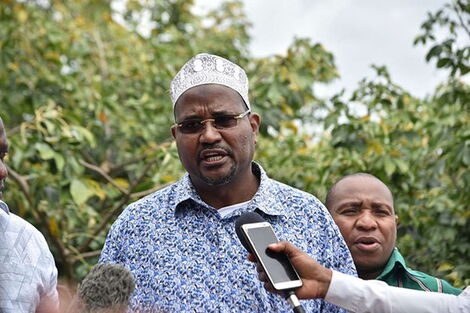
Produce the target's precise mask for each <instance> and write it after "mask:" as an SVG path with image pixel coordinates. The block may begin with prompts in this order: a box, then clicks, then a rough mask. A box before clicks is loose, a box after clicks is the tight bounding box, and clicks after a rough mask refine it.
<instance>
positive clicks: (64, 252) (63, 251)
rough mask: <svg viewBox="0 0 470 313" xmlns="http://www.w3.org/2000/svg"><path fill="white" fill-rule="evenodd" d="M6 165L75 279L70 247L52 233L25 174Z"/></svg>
mask: <svg viewBox="0 0 470 313" xmlns="http://www.w3.org/2000/svg"><path fill="white" fill-rule="evenodd" d="M6 167H7V170H8V174H9V175H10V177H11V178H12V179H13V180H14V181H15V182H16V183H17V184H18V186H19V187H20V190H21V192H22V193H23V195H24V196H25V198H26V201H28V204H29V206H30V207H31V209H32V210H33V212H35V213H36V214H37V215H38V217H39V220H40V222H41V224H42V225H43V226H44V227H45V228H46V231H47V234H48V236H49V238H51V240H52V242H53V244H54V245H55V246H56V247H57V248H58V250H59V254H60V257H61V259H62V260H63V261H64V266H65V275H66V276H67V277H68V278H70V279H73V267H72V263H70V260H69V258H68V257H69V253H68V249H67V248H66V247H65V246H64V244H63V243H62V241H60V239H59V238H58V237H57V236H54V234H52V232H51V228H50V225H49V219H48V217H47V216H46V214H45V213H44V212H41V211H40V210H38V208H37V207H36V206H35V205H34V203H33V200H32V199H31V195H30V192H29V190H30V188H29V185H28V182H27V180H26V179H25V178H24V176H22V175H20V174H19V173H17V172H15V171H14V170H12V169H11V168H10V167H8V166H6Z"/></svg>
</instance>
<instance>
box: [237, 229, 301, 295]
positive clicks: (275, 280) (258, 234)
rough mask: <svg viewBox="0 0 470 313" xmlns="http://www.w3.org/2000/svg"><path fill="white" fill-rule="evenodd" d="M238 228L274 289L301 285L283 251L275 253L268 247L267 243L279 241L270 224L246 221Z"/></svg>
mask: <svg viewBox="0 0 470 313" xmlns="http://www.w3.org/2000/svg"><path fill="white" fill-rule="evenodd" d="M240 229H241V231H242V233H243V236H244V237H245V239H246V241H247V243H248V245H249V246H250V248H251V252H252V253H253V254H254V256H255V257H256V259H257V260H258V263H260V264H261V266H262V267H263V269H264V271H265V273H266V275H267V276H268V279H269V281H270V283H271V284H272V285H273V287H274V288H275V289H276V290H286V289H293V288H297V287H300V286H302V280H301V279H300V277H299V275H298V274H297V271H296V270H295V269H294V267H293V266H292V264H291V262H290V260H289V258H288V257H287V256H286V255H285V254H283V253H275V252H272V251H270V250H269V249H268V245H270V244H272V243H277V242H279V240H278V238H277V236H276V234H275V233H274V230H273V228H272V226H271V224H269V223H268V222H257V223H248V224H243V225H241V228H240Z"/></svg>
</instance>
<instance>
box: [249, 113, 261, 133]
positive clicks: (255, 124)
mask: <svg viewBox="0 0 470 313" xmlns="http://www.w3.org/2000/svg"><path fill="white" fill-rule="evenodd" d="M249 119H250V125H251V129H253V132H254V133H255V134H257V133H258V131H259V125H260V123H261V116H259V114H258V113H251V114H250V115H249Z"/></svg>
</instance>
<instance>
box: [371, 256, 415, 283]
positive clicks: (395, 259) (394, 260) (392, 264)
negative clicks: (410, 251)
mask: <svg viewBox="0 0 470 313" xmlns="http://www.w3.org/2000/svg"><path fill="white" fill-rule="evenodd" d="M397 266H400V267H402V268H404V269H405V270H406V271H408V268H407V267H406V262H405V259H404V258H403V256H402V255H401V253H400V252H399V251H398V249H397V248H395V249H393V252H392V254H391V255H390V258H389V259H388V262H387V265H385V268H384V270H383V271H382V273H381V274H380V275H379V277H377V278H376V279H381V278H382V277H385V276H387V275H388V274H389V273H390V272H392V271H393V270H394V269H395V268H396V267H397Z"/></svg>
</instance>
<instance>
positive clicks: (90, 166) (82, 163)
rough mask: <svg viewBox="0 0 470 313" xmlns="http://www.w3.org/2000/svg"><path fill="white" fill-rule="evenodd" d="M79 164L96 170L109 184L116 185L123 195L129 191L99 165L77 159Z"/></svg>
mask: <svg viewBox="0 0 470 313" xmlns="http://www.w3.org/2000/svg"><path fill="white" fill-rule="evenodd" d="M78 162H79V163H80V164H81V165H83V166H85V167H86V168H88V169H90V170H93V171H95V172H97V173H98V174H100V175H101V176H103V177H104V178H105V179H106V180H107V181H108V182H109V183H110V184H111V185H113V186H114V187H116V188H117V189H118V190H119V191H120V192H121V193H123V194H124V195H126V196H127V195H129V191H128V190H126V189H124V188H122V187H121V186H119V184H117V183H116V182H115V181H114V180H113V178H112V177H111V176H109V175H108V174H107V173H106V172H105V171H104V170H103V169H101V168H100V167H99V166H96V165H93V164H90V163H88V162H86V161H83V160H79V161H78Z"/></svg>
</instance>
